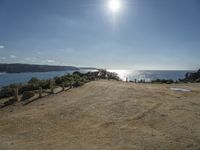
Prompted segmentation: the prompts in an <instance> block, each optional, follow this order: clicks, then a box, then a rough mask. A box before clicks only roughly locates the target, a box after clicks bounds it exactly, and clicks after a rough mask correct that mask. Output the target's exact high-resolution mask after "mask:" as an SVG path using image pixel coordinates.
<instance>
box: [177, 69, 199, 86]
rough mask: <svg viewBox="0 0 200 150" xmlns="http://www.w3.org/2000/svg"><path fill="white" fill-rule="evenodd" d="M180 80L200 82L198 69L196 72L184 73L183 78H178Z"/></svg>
mask: <svg viewBox="0 0 200 150" xmlns="http://www.w3.org/2000/svg"><path fill="white" fill-rule="evenodd" d="M180 81H181V82H198V83H200V69H199V70H198V71H197V72H193V73H190V72H188V73H186V75H185V78H184V79H180Z"/></svg>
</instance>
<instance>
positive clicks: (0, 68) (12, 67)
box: [0, 64, 79, 73]
mask: <svg viewBox="0 0 200 150" xmlns="http://www.w3.org/2000/svg"><path fill="white" fill-rule="evenodd" d="M69 70H72V71H73V70H79V68H78V67H74V66H50V65H33V64H0V72H5V73H25V72H51V71H69Z"/></svg>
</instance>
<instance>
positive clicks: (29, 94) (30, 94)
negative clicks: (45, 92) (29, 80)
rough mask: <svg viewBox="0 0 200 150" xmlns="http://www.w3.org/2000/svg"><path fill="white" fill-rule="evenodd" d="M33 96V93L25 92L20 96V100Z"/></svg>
mask: <svg viewBox="0 0 200 150" xmlns="http://www.w3.org/2000/svg"><path fill="white" fill-rule="evenodd" d="M33 96H35V93H34V92H31V91H25V92H24V93H23V95H22V100H23V101H24V100H27V99H29V98H31V97H33Z"/></svg>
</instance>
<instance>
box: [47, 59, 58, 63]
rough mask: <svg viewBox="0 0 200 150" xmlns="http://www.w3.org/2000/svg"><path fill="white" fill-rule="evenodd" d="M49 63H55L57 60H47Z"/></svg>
mask: <svg viewBox="0 0 200 150" xmlns="http://www.w3.org/2000/svg"><path fill="white" fill-rule="evenodd" d="M47 62H48V63H55V62H56V61H55V60H50V59H49V60H47Z"/></svg>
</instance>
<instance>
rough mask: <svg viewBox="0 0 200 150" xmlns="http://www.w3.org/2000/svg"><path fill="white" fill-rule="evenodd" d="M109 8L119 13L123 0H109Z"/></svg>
mask: <svg viewBox="0 0 200 150" xmlns="http://www.w3.org/2000/svg"><path fill="white" fill-rule="evenodd" d="M108 8H109V9H110V11H111V12H112V13H117V12H119V11H120V9H121V2H120V0H109V2H108Z"/></svg>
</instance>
